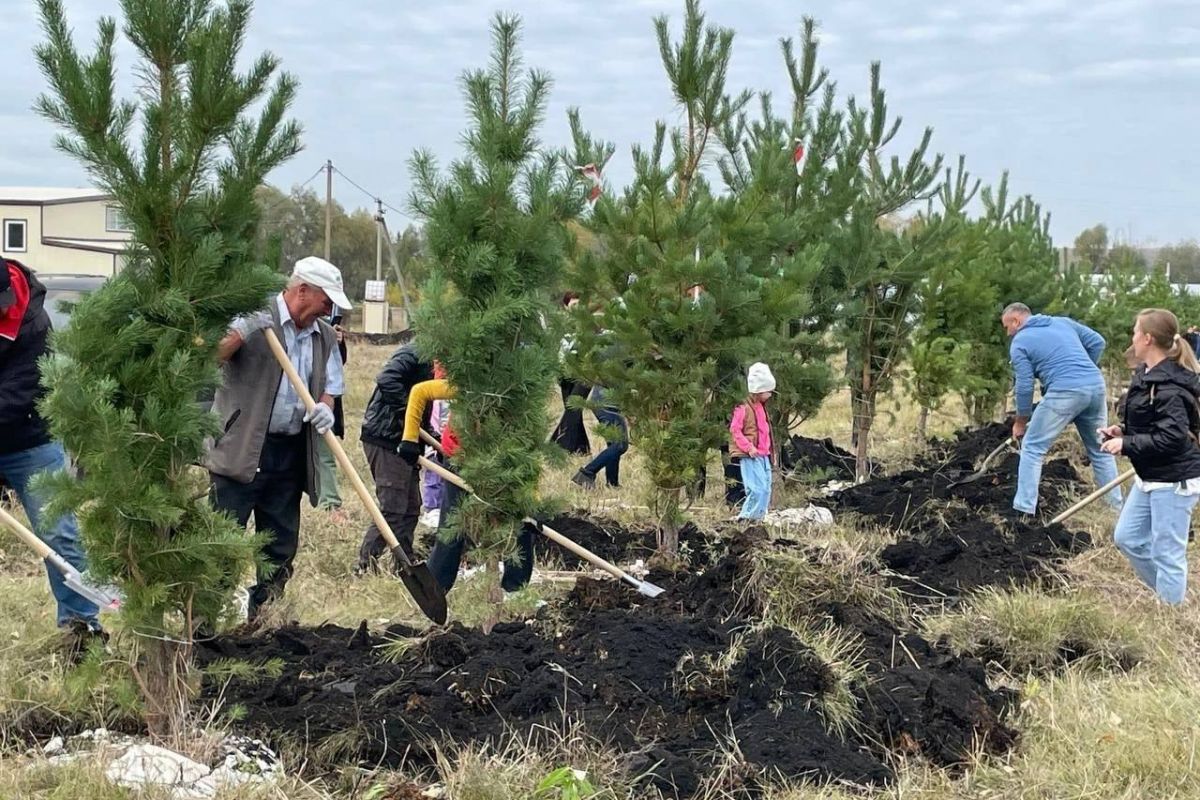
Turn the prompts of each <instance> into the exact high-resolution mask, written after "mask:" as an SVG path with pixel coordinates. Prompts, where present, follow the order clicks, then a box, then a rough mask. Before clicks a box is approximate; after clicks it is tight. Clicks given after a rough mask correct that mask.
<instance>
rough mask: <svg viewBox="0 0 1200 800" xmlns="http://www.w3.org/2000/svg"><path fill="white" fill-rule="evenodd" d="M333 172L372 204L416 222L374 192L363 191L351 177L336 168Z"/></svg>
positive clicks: (360, 185)
mask: <svg viewBox="0 0 1200 800" xmlns="http://www.w3.org/2000/svg"><path fill="white" fill-rule="evenodd" d="M322 169H324V167H322ZM333 171H334V172H336V173H337V174H338V175H341V176H342V177H343V178H345V179H346V182H347V183H349V184H350V185H351V186H353V187H354V188H355V189H358V190H359V191H360V192H362V193H363V194H365V195H366V196H367V197H369V198H370V199H371V201H372V202H375V203H379V204H381V205H382V206H384V207H385V208H388V209H390V210H392V211H395V212H396V213H397V214H399V215H400V216H402V217H404V218H405V219H407V220H411V221H413V222H415V221H416V220H414V219H413V217H412V216H410V215H408V214H406V213H404V212H403V211H401V210H400V209H398V208H396V207H395V206H394V205H392V204H391V203H388V202H386V201H384V200H383V198H381V197H380V196H379V195H377V194H375V193H374V192H369V191H367V190H366V189H364V188H363V186H362V184H360V183H358V182H357V181H355V180H354V179H353V178H351V177H350V176H349V175H347V174H346V173H344V172H342V171H341V170H340V169H338V168H337V167H334V168H333Z"/></svg>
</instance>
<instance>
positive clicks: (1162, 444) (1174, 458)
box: [1121, 359, 1200, 483]
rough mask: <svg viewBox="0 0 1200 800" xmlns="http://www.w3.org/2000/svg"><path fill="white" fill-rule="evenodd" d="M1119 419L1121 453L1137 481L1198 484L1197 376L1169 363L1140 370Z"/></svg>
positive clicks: (1199, 404) (1199, 383)
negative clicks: (1195, 481) (1135, 473)
mask: <svg viewBox="0 0 1200 800" xmlns="http://www.w3.org/2000/svg"><path fill="white" fill-rule="evenodd" d="M1121 417H1122V425H1121V430H1122V431H1123V432H1124V437H1123V441H1122V452H1123V453H1124V455H1125V456H1126V457H1128V458H1129V460H1130V462H1131V463H1132V464H1133V468H1134V470H1136V471H1137V475H1138V477H1139V478H1141V479H1142V480H1143V481H1150V482H1161V483H1176V482H1179V481H1186V480H1189V479H1191V478H1200V444H1197V440H1196V435H1197V434H1198V433H1200V376H1197V374H1196V373H1194V372H1192V371H1191V370H1189V369H1187V368H1186V367H1183V366H1181V365H1180V364H1179V363H1178V362H1176V361H1174V360H1171V359H1167V360H1165V361H1163V362H1161V363H1159V364H1158V365H1156V366H1155V367H1154V368H1153V369H1146V367H1145V366H1144V365H1143V366H1140V367H1138V368H1137V371H1136V372H1134V374H1133V381H1132V382H1131V383H1130V384H1129V392H1128V393H1127V394H1126V398H1125V407H1124V409H1123V411H1122V413H1121Z"/></svg>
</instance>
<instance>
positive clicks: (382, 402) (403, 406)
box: [361, 344, 433, 450]
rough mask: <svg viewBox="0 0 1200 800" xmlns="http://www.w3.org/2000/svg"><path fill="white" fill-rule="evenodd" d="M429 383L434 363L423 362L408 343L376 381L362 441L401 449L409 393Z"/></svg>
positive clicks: (364, 416) (364, 415)
mask: <svg viewBox="0 0 1200 800" xmlns="http://www.w3.org/2000/svg"><path fill="white" fill-rule="evenodd" d="M428 380H433V364H431V363H429V362H428V361H424V360H423V359H421V357H420V356H418V355H417V351H416V348H415V347H413V346H412V345H411V344H406V345H404V346H403V347H401V348H400V349H399V350H397V351H396V352H395V353H392V357H391V358H389V359H388V362H387V364H386V365H384V368H383V371H381V372H380V373H379V376H378V377H376V378H375V391H374V392H372V393H371V400H370V402H368V403H367V410H366V412H365V413H364V414H363V423H362V437H361V438H362V440H363V441H364V442H369V443H370V444H373V445H377V446H378V447H387V448H390V449H392V450H394V449H396V448H397V447H399V446H400V440H401V439H403V438H404V414H405V412H406V411H407V410H408V394H409V392H411V391H412V387H414V386H416V385H417V384H418V383H421V382H423V381H428ZM426 412H427V413H428V409H426Z"/></svg>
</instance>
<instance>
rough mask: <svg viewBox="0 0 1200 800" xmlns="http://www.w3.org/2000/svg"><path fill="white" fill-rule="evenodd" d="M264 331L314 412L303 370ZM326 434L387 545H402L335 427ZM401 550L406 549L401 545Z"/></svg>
mask: <svg viewBox="0 0 1200 800" xmlns="http://www.w3.org/2000/svg"><path fill="white" fill-rule="evenodd" d="M263 334H264V335H265V336H266V337H267V344H268V345H269V346H270V347H271V352H272V353H274V354H275V360H276V361H278V362H279V366H281V367H283V372H284V374H285V375H287V377H288V380H289V381H290V382H291V384H292V388H293V389H295V390H296V394H298V395H300V399H301V400H303V401H304V407H305V408H307V409H308V410H309V411H312V409H313V406H315V405H316V404H317V401H316V400H314V399H313V396H312V393H311V392H309V391H308V387H307V386H305V385H304V381H302V380H300V373H298V372H296V368H295V367H294V366H292V360H291V359H290V358H288V355H287V351H285V350H284V349H283V345H282V344H280V343H279V337H278V336H276V335H275V331H273V330H271V329H270V328H266V329H264V330H263ZM324 437H325V444H327V445H329V449H330V451H331V452H332V453H333V457H334V458H335V459H336V460H337V463H338V465H339V466H340V467H341V468H342V471H343V472H345V473H346V477H348V478H349V479H350V484H351V485H352V486H353V487H354V491H355V492H356V493H357V494H358V499H359V500H362V504H363V505H364V506H366V508H367V511H368V512H369V513H370V515H371V521H372V522H374V523H375V527H376V528H378V529H379V533H380V535H382V536H383V540H384V541H385V542H387V544H388V547H390V548H391V549H392V550H395V549H396V548H397V547H400V542H399V540H397V539H396V534H394V533H392V526H390V525H388V522H387V520H386V519H384V517H383V513H382V512H381V511H380V510H379V506H377V505H376V504H375V498H374V497H372V496H371V492H370V490H368V489H367V487H366V484H364V483H363V481H362V478H360V477H359V475H358V470H356V469H355V468H354V465H353V464H352V463H350V457H349V456H347V455H346V451H345V450H344V449H343V448H342V443H341V442H339V441H338V438H337V437H336V436H334V435H333V431H332V430H328V431H325V434H324ZM402 551H403V548H401V552H402Z"/></svg>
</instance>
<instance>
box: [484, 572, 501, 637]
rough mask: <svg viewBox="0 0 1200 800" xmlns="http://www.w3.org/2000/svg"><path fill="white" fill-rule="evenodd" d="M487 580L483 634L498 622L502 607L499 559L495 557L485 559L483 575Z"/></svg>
mask: <svg viewBox="0 0 1200 800" xmlns="http://www.w3.org/2000/svg"><path fill="white" fill-rule="evenodd" d="M484 580H486V581H487V600H488V615H487V618H485V619H484V621H483V626H482V629H483V632H484V634H485V635H486V634H490V633H491V632H492V629H493V628H495V627H496V624H497V623H499V622H500V610H501V609H502V608H503V607H504V590H503V589H502V588H500V560H499V559H498V558H496V557H494V556H493V557H492V558H489V559H488V561H487V571H486V573H485V576H484Z"/></svg>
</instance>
